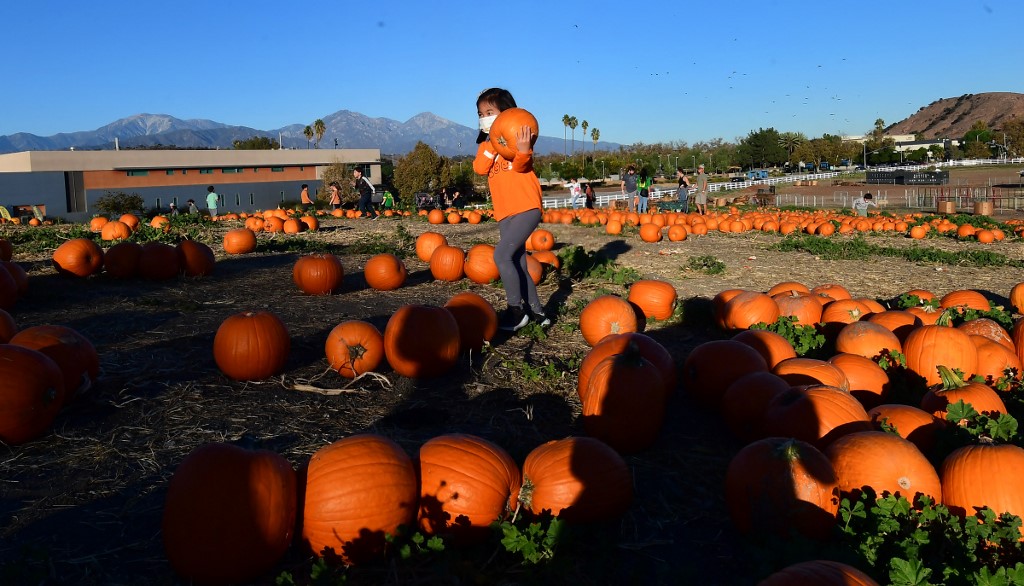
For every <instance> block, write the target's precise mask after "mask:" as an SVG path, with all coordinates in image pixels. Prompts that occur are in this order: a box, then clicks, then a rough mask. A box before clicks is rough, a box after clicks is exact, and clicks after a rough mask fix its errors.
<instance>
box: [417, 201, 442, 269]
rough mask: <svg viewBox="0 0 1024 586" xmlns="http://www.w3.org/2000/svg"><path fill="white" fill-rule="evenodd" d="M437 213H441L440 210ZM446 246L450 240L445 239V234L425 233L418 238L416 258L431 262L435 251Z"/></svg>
mask: <svg viewBox="0 0 1024 586" xmlns="http://www.w3.org/2000/svg"><path fill="white" fill-rule="evenodd" d="M435 211H438V212H440V210H435ZM442 216H443V214H442ZM445 244H448V239H447V238H445V236H444V234H440V233H438V232H424V233H422V234H420V235H419V236H417V237H416V256H417V257H418V258H419V259H420V260H421V261H423V262H430V257H431V255H433V254H434V249H435V248H437V247H438V246H443V245H445Z"/></svg>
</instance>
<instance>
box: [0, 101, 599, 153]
mask: <svg viewBox="0 0 1024 586" xmlns="http://www.w3.org/2000/svg"><path fill="white" fill-rule="evenodd" d="M323 121H324V124H325V125H326V129H327V131H326V132H325V133H324V136H323V138H322V139H321V141H320V146H321V147H323V148H334V144H335V143H334V141H335V139H337V141H338V142H337V144H338V147H339V148H373V149H378V148H379V149H380V150H381V153H384V154H389V155H404V154H406V153H408V152H410V151H412V149H413V147H415V146H416V143H417V142H419V141H422V142H424V143H426V144H428V145H430V146H431V147H433V148H434V150H435V151H437V152H438V153H440V154H442V155H445V156H455V155H472V154H475V153H476V136H477V129H476V128H470V127H468V126H463V125H461V124H456V123H455V122H452V121H451V120H447V119H445V118H441V117H440V116H436V115H434V114H431V113H429V112H424V113H422V114H417V115H416V116H413V117H412V118H410V119H408V120H406V121H405V122H399V121H397V120H391V119H390V118H370V117H368V116H364V115H362V114H359V113H358V112H350V111H348V110H339V111H337V112H335V113H333V114H330V115H328V116H324V117H323ZM305 126H306V125H305V124H291V125H289V126H285V127H282V128H274V129H269V130H258V129H255V128H250V127H248V126H230V125H227V124H221V123H219V122H214V121H212V120H181V119H178V118H175V117H173V116H168V115H166V114H137V115H134V116H129V117H127V118H122V119H120V120H117V121H114V122H112V123H110V124H107V125H106V126H103V127H100V128H97V129H96V130H90V131H81V132H71V133H61V134H55V135H53V136H45V137H44V136H37V135H34V134H29V133H24V132H21V133H17V134H11V135H8V136H0V153H13V152H20V151H53V150H66V149H69V148H71V147H74V148H76V149H112V148H114V139H115V138H116V139H117V141H118V144H119V145H120V147H121V148H129V147H135V146H156V145H165V146H170V145H174V146H177V147H179V148H231V145H232V143H233V142H234V141H235V140H240V139H246V138H250V137H252V136H266V137H270V138H274V139H280V140H281V143H282V146H284V147H285V148H296V149H304V148H307V146H310V145H311V143H309V142H308V141H307V140H306V137H305V136H304V135H303V134H302V130H303V129H304V128H305ZM586 146H587V147H590V148H593V146H594V145H593V143H592V142H590V141H587V143H586ZM618 147H619V145H618V144H616V143H610V142H604V141H600V142H598V143H597V148H598V149H603V150H615V149H618ZM576 148H577V149H580V141H579V140H577V141H576ZM535 149H536V151H537V152H538V153H543V154H549V153H560V152H563V149H564V144H563V139H560V138H556V137H548V136H541V137H540V138H539V139H538V140H537V145H536V147H535Z"/></svg>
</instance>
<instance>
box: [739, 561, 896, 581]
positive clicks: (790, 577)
mask: <svg viewBox="0 0 1024 586" xmlns="http://www.w3.org/2000/svg"><path fill="white" fill-rule="evenodd" d="M807 584H814V585H815V586H879V585H878V582H875V581H874V580H873V579H872V578H871V576H868V575H867V574H865V573H864V572H862V571H860V570H858V569H857V568H855V567H853V566H851V565H848V564H844V563H842V562H834V561H831V560H811V561H807V562H800V563H798V564H793V565H791V566H787V567H785V568H783V569H781V570H779V571H778V572H775V573H774V574H772V575H771V576H768V577H767V578H765V579H764V580H762V581H761V582H758V586H806V585H807Z"/></svg>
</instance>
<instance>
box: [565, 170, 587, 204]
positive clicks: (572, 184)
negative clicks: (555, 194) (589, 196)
mask: <svg viewBox="0 0 1024 586" xmlns="http://www.w3.org/2000/svg"><path fill="white" fill-rule="evenodd" d="M565 188H566V189H568V190H569V207H570V208H572V209H576V202H577V201H578V200H579V198H580V195H582V194H583V189H582V188H581V187H580V182H579V181H577V180H576V178H575V177H573V178H572V179H570V180H569V182H568V183H566V184H565Z"/></svg>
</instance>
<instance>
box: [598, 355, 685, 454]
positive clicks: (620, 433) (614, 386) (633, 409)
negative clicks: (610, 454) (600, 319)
mask: <svg viewBox="0 0 1024 586" xmlns="http://www.w3.org/2000/svg"><path fill="white" fill-rule="evenodd" d="M668 395H669V390H668V389H667V388H666V387H665V381H664V380H662V377H661V374H660V372H659V370H658V368H657V367H655V366H654V365H653V364H651V363H650V362H649V361H648V360H646V359H644V357H643V355H642V354H641V353H640V349H639V348H638V347H637V346H636V345H635V344H634V345H631V346H629V347H627V348H626V349H625V351H623V352H622V353H621V354H615V355H612V356H609V357H607V358H605V359H604V360H602V361H601V362H600V363H599V364H598V365H597V366H596V367H594V370H593V372H591V374H590V378H589V380H588V381H587V390H586V392H585V393H584V397H585V398H584V400H583V410H582V414H581V418H582V419H583V428H584V429H586V430H587V434H588V435H590V436H591V437H596V438H597V439H599V440H601V441H603V442H605V443H606V444H608V445H609V446H611V447H613V448H615V449H616V450H618V451H619V452H621V453H624V454H631V453H635V452H639V451H640V450H643V449H646V448H648V447H650V446H651V445H652V444H654V441H655V439H657V436H658V432H659V431H661V426H662V423H663V422H664V419H665V407H666V403H667V402H668Z"/></svg>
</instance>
